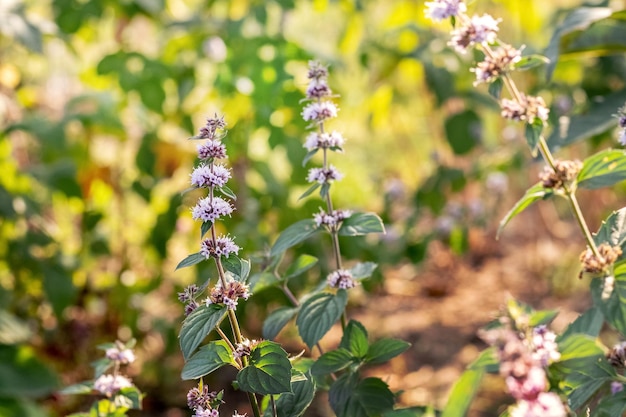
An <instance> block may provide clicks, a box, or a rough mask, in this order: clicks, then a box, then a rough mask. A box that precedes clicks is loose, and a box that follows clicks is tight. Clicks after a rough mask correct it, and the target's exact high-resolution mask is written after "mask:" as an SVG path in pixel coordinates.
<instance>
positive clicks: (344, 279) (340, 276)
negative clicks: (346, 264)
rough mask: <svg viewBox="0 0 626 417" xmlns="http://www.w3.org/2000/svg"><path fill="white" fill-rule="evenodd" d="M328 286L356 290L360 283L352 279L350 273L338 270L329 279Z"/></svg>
mask: <svg viewBox="0 0 626 417" xmlns="http://www.w3.org/2000/svg"><path fill="white" fill-rule="evenodd" d="M327 281H328V285H330V286H331V287H332V288H339V289H342V290H347V289H350V288H354V287H356V286H357V284H358V282H357V281H356V280H355V279H354V278H352V274H351V273H350V271H347V270H345V269H338V270H336V271H334V272H331V273H330V274H329V275H328V278H327Z"/></svg>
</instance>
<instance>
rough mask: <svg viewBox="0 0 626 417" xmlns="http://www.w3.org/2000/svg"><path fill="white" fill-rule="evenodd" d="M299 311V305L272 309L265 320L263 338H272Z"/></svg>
mask: <svg viewBox="0 0 626 417" xmlns="http://www.w3.org/2000/svg"><path fill="white" fill-rule="evenodd" d="M297 313H298V307H280V308H277V309H276V310H274V311H272V313H271V314H270V315H269V316H267V318H266V319H265V321H264V322H263V338H264V339H269V340H272V339H274V338H275V337H276V336H278V333H280V331H281V330H282V329H283V327H285V326H286V325H287V323H289V320H291V319H292V318H293V317H294V316H295V315H296V314H297Z"/></svg>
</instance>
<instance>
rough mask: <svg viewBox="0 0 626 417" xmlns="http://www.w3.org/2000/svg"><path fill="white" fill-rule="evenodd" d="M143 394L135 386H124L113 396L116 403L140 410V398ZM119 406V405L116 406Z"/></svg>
mask: <svg viewBox="0 0 626 417" xmlns="http://www.w3.org/2000/svg"><path fill="white" fill-rule="evenodd" d="M142 398H143V394H142V393H141V391H139V389H137V387H124V388H122V389H120V390H119V393H118V395H116V396H115V400H114V401H115V403H116V404H123V406H124V407H127V408H130V409H132V410H141V399H142ZM118 407H119V406H118Z"/></svg>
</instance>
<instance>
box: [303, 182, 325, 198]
mask: <svg viewBox="0 0 626 417" xmlns="http://www.w3.org/2000/svg"><path fill="white" fill-rule="evenodd" d="M320 186H321V184H320V183H319V182H316V183H314V184H313V185H311V186H310V187H309V188H307V189H306V191H305V192H303V193H302V195H301V196H300V197H298V200H302V199H303V198H304V197H308V196H310V195H311V194H313V192H314V191H315V190H317V189H318V188H320Z"/></svg>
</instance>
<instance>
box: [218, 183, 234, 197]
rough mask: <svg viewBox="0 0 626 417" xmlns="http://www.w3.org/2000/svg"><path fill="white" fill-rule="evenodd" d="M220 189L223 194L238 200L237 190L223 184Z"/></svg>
mask: <svg viewBox="0 0 626 417" xmlns="http://www.w3.org/2000/svg"><path fill="white" fill-rule="evenodd" d="M219 190H220V192H221V193H222V194H224V195H225V196H226V197H228V198H230V199H231V200H237V194H235V192H234V191H233V190H231V189H230V188H228V186H226V185H222V186H221V187H220V188H219Z"/></svg>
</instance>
